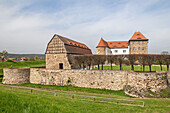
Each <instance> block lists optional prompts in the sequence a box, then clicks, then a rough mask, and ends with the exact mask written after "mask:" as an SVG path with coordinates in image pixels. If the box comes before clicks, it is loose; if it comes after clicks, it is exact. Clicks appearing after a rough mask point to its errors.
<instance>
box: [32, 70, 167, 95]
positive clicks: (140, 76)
mask: <svg viewBox="0 0 170 113" xmlns="http://www.w3.org/2000/svg"><path fill="white" fill-rule="evenodd" d="M166 74H167V72H158V73H137V72H132V71H112V70H49V69H40V68H31V70H30V82H31V83H35V84H45V85H73V86H78V87H86V88H100V89H110V90H121V89H123V88H125V86H129V87H131V88H134V87H135V88H136V89H137V91H140V90H141V89H145V90H151V91H153V92H159V91H160V89H165V88H166V87H167V78H166Z"/></svg>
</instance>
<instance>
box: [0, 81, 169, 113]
mask: <svg viewBox="0 0 170 113" xmlns="http://www.w3.org/2000/svg"><path fill="white" fill-rule="evenodd" d="M22 86H29V87H39V88H41V89H46V90H50V91H55V92H57V96H54V95H53V94H51V93H47V92H39V91H33V92H32V93H31V92H30V90H27V89H17V88H13V89H12V91H11V90H10V88H9V87H4V86H0V97H1V101H0V106H1V107H0V112H8V113H23V112H25V113H46V112H48V113H54V112H56V113H57V112H59V113H66V112H67V113H70V112H74V113H113V112H115V113H119V112H126V113H132V112H141V113H169V111H170V99H169V98H168V99H155V98H154V99H139V98H131V97H129V96H126V95H124V94H122V93H123V92H122V91H109V90H100V89H88V88H77V89H76V87H72V86H70V88H69V87H68V86H43V85H34V84H25V85H22ZM66 87H68V88H66ZM58 89H60V90H58ZM62 89H63V90H64V91H63V90H62ZM60 92H62V93H65V94H79V95H80V94H81V95H82V94H83V95H88V96H91V95H93V96H94V95H95V96H100V97H109V98H121V99H128V100H140V101H144V102H145V107H142V106H141V105H138V104H136V103H135V104H134V103H124V102H120V103H118V104H116V102H115V101H101V100H100V101H99V100H97V99H96V100H95V101H93V99H90V98H77V97H75V98H74V99H73V98H72V97H71V95H62V94H59V93H60Z"/></svg>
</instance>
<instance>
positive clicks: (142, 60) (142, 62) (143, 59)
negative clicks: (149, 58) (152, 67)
mask: <svg viewBox="0 0 170 113" xmlns="http://www.w3.org/2000/svg"><path fill="white" fill-rule="evenodd" d="M138 59H139V62H140V63H141V65H142V66H143V72H145V65H146V55H144V54H142V55H139V57H138Z"/></svg>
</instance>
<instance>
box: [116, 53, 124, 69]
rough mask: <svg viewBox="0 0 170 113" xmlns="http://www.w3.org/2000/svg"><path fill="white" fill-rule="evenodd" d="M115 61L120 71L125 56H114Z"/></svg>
mask: <svg viewBox="0 0 170 113" xmlns="http://www.w3.org/2000/svg"><path fill="white" fill-rule="evenodd" d="M116 58H117V61H118V62H119V65H120V70H122V64H123V62H124V60H125V55H116Z"/></svg>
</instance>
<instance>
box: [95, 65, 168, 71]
mask: <svg viewBox="0 0 170 113" xmlns="http://www.w3.org/2000/svg"><path fill="white" fill-rule="evenodd" d="M97 69H98V68H94V70H97ZM100 70H101V67H100ZM103 70H111V66H103ZM112 70H120V66H119V65H117V66H113V67H112ZM122 70H127V71H129V70H131V66H122ZM134 71H136V72H142V71H143V69H142V66H134ZM156 71H161V68H160V66H152V72H156ZM163 71H167V67H166V66H163ZM145 72H149V66H145Z"/></svg>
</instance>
